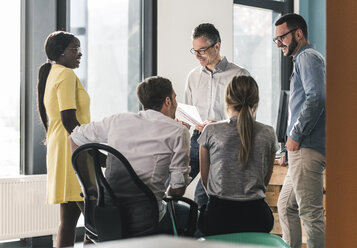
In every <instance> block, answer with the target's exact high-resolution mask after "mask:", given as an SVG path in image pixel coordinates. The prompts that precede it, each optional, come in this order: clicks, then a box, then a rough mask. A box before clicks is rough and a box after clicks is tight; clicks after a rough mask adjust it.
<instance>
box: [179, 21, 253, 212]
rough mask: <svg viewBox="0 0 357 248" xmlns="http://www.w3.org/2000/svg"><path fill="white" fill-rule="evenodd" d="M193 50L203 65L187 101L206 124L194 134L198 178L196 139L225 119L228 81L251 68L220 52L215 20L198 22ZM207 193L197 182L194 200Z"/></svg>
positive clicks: (193, 74) (191, 80)
mask: <svg viewBox="0 0 357 248" xmlns="http://www.w3.org/2000/svg"><path fill="white" fill-rule="evenodd" d="M192 45H193V48H192V49H191V50H190V51H191V53H192V54H194V55H195V56H196V58H197V60H198V61H199V62H200V66H198V67H196V68H194V69H193V70H192V71H190V72H189V74H188V77H187V83H186V89H185V103H186V104H190V105H194V106H196V107H197V109H198V112H199V114H200V116H201V119H202V120H204V123H203V125H197V126H195V130H194V132H193V135H192V137H191V149H190V157H191V160H190V165H191V173H190V176H191V177H192V178H195V177H196V175H197V174H198V172H199V152H198V151H199V145H198V143H197V139H198V137H199V136H200V134H201V132H202V129H203V128H204V126H205V125H206V124H207V123H210V122H213V121H220V120H224V119H226V115H225V104H224V94H225V91H226V87H227V85H228V83H229V82H230V81H231V80H232V78H233V77H234V76H240V75H246V76H248V75H249V72H248V71H247V70H246V69H244V68H242V67H239V66H238V65H236V64H234V63H231V62H228V60H227V58H226V57H224V56H221V55H220V49H221V37H220V35H219V32H218V30H217V29H216V28H215V26H214V25H213V24H210V23H203V24H200V25H198V26H197V27H196V28H195V29H194V30H193V33H192ZM207 200H208V199H207V195H206V193H205V191H204V189H203V187H202V183H201V181H199V182H198V184H197V187H196V192H195V201H196V202H197V203H198V205H199V207H201V206H203V205H205V204H206V203H207Z"/></svg>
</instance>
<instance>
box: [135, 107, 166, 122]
mask: <svg viewBox="0 0 357 248" xmlns="http://www.w3.org/2000/svg"><path fill="white" fill-rule="evenodd" d="M139 116H142V117H143V118H145V119H151V120H159V119H165V120H167V119H171V118H170V117H168V116H166V115H164V114H163V113H161V112H160V111H156V110H153V109H148V110H143V111H139Z"/></svg>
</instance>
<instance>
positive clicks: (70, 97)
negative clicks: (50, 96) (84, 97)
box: [57, 69, 77, 111]
mask: <svg viewBox="0 0 357 248" xmlns="http://www.w3.org/2000/svg"><path fill="white" fill-rule="evenodd" d="M76 89H77V87H76V75H75V74H74V72H73V71H72V70H71V69H67V70H64V71H63V72H62V73H61V75H60V79H59V81H58V83H57V99H58V108H59V111H63V110H67V109H77V104H76Z"/></svg>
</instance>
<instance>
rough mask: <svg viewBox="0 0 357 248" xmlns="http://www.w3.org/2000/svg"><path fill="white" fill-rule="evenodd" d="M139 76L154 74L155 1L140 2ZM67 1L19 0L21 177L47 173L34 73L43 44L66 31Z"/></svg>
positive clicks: (42, 60)
mask: <svg viewBox="0 0 357 248" xmlns="http://www.w3.org/2000/svg"><path fill="white" fill-rule="evenodd" d="M141 6H142V15H143V16H142V32H141V33H142V34H141V40H142V56H141V64H140V67H141V74H142V77H148V76H153V75H156V73H157V52H156V51H157V0H141ZM69 8H70V0H46V1H26V0H21V52H20V54H21V65H20V66H21V80H20V154H19V155H20V175H34V174H46V173H47V169H46V146H45V145H44V140H45V131H44V128H43V127H42V124H41V121H40V118H39V117H38V113H37V87H36V86H37V74H38V69H39V67H40V65H42V64H43V63H44V62H45V61H46V56H45V54H44V51H43V42H44V40H45V39H46V37H47V35H48V34H49V33H51V32H53V31H55V30H64V31H65V30H69V24H70V22H69V21H70V11H69Z"/></svg>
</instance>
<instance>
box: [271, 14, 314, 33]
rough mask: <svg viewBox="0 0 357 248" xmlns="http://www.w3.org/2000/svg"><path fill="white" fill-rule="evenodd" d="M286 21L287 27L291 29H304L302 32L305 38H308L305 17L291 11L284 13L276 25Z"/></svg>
mask: <svg viewBox="0 0 357 248" xmlns="http://www.w3.org/2000/svg"><path fill="white" fill-rule="evenodd" d="M284 22H286V25H287V27H288V28H289V29H290V30H293V29H295V28H300V29H301V30H302V33H303V34H304V36H305V38H306V39H307V37H308V35H307V24H306V21H305V20H304V18H303V17H302V16H301V15H298V14H294V13H289V14H286V15H283V16H282V17H280V18H279V19H278V20H277V21H276V22H275V26H279V25H281V24H283V23H284Z"/></svg>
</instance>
